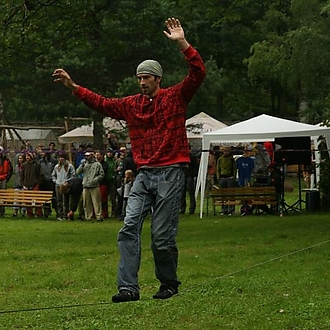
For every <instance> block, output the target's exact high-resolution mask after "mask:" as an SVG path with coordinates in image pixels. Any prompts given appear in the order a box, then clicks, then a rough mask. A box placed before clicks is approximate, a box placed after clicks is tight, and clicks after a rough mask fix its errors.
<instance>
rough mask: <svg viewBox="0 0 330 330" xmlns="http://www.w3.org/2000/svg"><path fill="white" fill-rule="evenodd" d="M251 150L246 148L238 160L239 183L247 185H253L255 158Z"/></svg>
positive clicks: (241, 185)
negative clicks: (250, 153)
mask: <svg viewBox="0 0 330 330" xmlns="http://www.w3.org/2000/svg"><path fill="white" fill-rule="evenodd" d="M249 152H250V150H249V149H247V148H245V149H244V153H243V156H242V157H239V158H238V159H237V160H236V165H237V171H238V185H239V186H240V187H245V186H249V185H251V179H252V172H253V169H254V160H253V159H252V158H251V157H250V155H249Z"/></svg>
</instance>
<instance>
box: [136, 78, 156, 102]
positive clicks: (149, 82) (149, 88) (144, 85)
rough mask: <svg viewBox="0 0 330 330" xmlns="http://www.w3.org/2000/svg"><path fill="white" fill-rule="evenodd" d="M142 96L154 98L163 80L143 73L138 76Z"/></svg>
mask: <svg viewBox="0 0 330 330" xmlns="http://www.w3.org/2000/svg"><path fill="white" fill-rule="evenodd" d="M137 79H138V81H139V85H140V88H141V91H142V94H144V95H147V96H149V97H153V96H155V95H156V94H157V92H158V90H159V84H160V81H161V79H162V78H160V77H155V76H152V75H150V74H145V73H141V74H139V75H137Z"/></svg>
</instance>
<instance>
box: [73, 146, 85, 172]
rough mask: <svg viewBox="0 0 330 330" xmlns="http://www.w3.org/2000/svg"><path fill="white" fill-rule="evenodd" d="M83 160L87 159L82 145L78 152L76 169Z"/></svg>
mask: <svg viewBox="0 0 330 330" xmlns="http://www.w3.org/2000/svg"><path fill="white" fill-rule="evenodd" d="M83 159H85V150H84V146H83V145H82V144H81V145H79V147H78V149H77V150H76V155H75V162H74V164H75V168H76V169H77V168H78V167H79V166H80V164H81V161H82V160H83Z"/></svg>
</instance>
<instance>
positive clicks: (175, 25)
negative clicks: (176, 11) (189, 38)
mask: <svg viewBox="0 0 330 330" xmlns="http://www.w3.org/2000/svg"><path fill="white" fill-rule="evenodd" d="M165 25H166V27H167V30H168V32H167V31H164V34H165V35H166V37H167V38H169V39H171V40H184V31H183V28H182V26H181V23H180V21H179V20H178V19H176V18H173V17H172V18H168V19H167V20H166V21H165Z"/></svg>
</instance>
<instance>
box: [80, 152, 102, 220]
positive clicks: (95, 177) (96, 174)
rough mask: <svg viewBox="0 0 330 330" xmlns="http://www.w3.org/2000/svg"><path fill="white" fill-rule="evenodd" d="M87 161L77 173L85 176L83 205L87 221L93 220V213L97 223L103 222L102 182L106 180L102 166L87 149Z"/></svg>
mask: <svg viewBox="0 0 330 330" xmlns="http://www.w3.org/2000/svg"><path fill="white" fill-rule="evenodd" d="M85 158H86V161H85V162H83V163H82V164H81V165H80V166H79V167H78V168H77V171H76V173H77V174H78V175H80V174H82V175H83V181H82V185H83V203H84V211H85V219H86V220H92V218H93V213H95V217H96V220H97V221H102V220H103V219H102V202H101V192H100V187H99V185H100V182H101V181H102V180H103V178H104V171H103V168H102V165H101V164H100V163H99V162H97V161H96V159H95V156H94V152H93V150H91V149H87V150H86V152H85Z"/></svg>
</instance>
